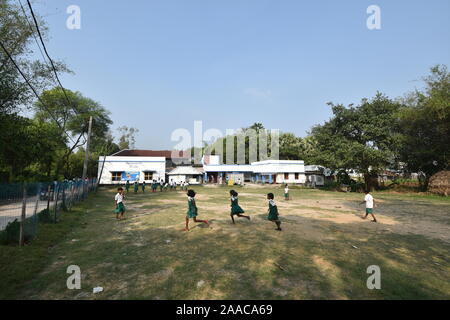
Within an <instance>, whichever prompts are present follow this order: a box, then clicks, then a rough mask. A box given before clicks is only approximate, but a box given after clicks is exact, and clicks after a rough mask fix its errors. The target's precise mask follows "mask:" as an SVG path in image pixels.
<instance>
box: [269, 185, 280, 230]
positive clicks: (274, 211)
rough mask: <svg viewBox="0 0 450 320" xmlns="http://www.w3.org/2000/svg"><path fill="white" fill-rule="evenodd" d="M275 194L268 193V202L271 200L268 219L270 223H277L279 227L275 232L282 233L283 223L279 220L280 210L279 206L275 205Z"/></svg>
mask: <svg viewBox="0 0 450 320" xmlns="http://www.w3.org/2000/svg"><path fill="white" fill-rule="evenodd" d="M273 198H274V196H273V193H268V194H267V200H269V210H268V212H267V213H268V216H267V219H268V220H269V221H272V222H275V224H276V225H277V228H276V229H275V230H277V231H281V221H280V219H279V218H278V208H277V205H276V204H275V201H273Z"/></svg>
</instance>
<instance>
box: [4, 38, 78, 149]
mask: <svg viewBox="0 0 450 320" xmlns="http://www.w3.org/2000/svg"><path fill="white" fill-rule="evenodd" d="M0 47H2V49H3V51H5V53H6V55H7V56H8V58H9V60H11V62H12V63H13V65H14V67H15V68H16V69H17V71H19V73H20V75H21V76H22V78H23V79H24V80H25V82H26V83H27V84H28V86H29V87H30V88H31V90H32V91H33V93H34V95H35V96H36V97H37V98H38V100H39V102H40V103H41V104H42V106H43V107H44V109H46V111H47V112H48V114H49V115H50V117H51V118H52V119H53V120H54V121H55V122H56V124H57V126H58V127H59V128H60V129H61V130H62V131H63V132H64V133H65V134H66V136H67V137H68V138H69V139H70V140H71V141H72V142H73V143H74V144H75V141H73V139H72V138H71V137H70V136H69V134H68V133H67V132H66V131H65V130H64V128H63V127H62V126H61V125H60V123H59V122H58V120H57V119H56V118H55V117H54V116H53V114H52V113H51V112H50V109H49V108H47V106H46V105H45V103H44V102H43V101H42V99H41V97H40V96H39V94H38V93H37V92H36V89H34V87H33V86H32V84H31V83H30V81H29V80H28V79H27V77H26V76H25V74H24V73H23V72H22V70H21V69H20V67H19V66H18V65H17V63H16V62H15V61H14V59H13V58H12V56H11V54H10V53H9V51H8V50H7V49H6V48H5V46H4V45H3V42H2V41H0Z"/></svg>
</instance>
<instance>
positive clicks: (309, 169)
mask: <svg viewBox="0 0 450 320" xmlns="http://www.w3.org/2000/svg"><path fill="white" fill-rule="evenodd" d="M323 170H325V167H323V166H318V165H315V164H313V165H308V166H305V171H306V172H323Z"/></svg>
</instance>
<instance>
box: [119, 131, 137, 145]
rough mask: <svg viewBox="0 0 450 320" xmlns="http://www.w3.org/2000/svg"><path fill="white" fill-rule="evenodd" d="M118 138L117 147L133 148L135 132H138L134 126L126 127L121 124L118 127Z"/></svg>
mask: <svg viewBox="0 0 450 320" xmlns="http://www.w3.org/2000/svg"><path fill="white" fill-rule="evenodd" d="M119 132H120V138H119V148H120V150H124V149H134V148H135V144H136V138H135V134H136V133H138V132H139V130H138V129H136V128H132V127H130V128H128V127H127V126H123V127H120V128H119Z"/></svg>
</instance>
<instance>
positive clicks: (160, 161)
mask: <svg viewBox="0 0 450 320" xmlns="http://www.w3.org/2000/svg"><path fill="white" fill-rule="evenodd" d="M104 158H105V157H103V156H101V157H99V165H98V176H100V172H101V170H102V165H103V160H104ZM146 171H153V179H156V180H158V179H160V178H162V179H165V173H166V158H165V157H116V156H109V157H106V159H105V165H104V168H103V173H102V176H101V177H99V181H100V184H125V183H126V181H112V174H111V173H112V172H139V183H142V182H143V181H144V177H145V174H144V173H145V172H146ZM132 182H133V181H130V183H132ZM145 182H146V183H148V182H151V180H145Z"/></svg>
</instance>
